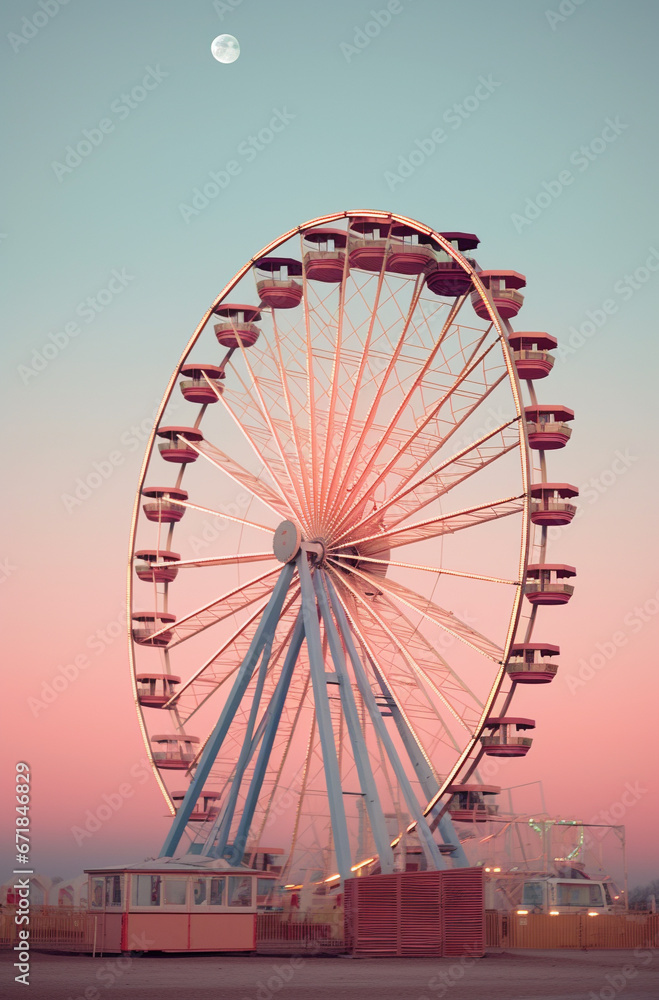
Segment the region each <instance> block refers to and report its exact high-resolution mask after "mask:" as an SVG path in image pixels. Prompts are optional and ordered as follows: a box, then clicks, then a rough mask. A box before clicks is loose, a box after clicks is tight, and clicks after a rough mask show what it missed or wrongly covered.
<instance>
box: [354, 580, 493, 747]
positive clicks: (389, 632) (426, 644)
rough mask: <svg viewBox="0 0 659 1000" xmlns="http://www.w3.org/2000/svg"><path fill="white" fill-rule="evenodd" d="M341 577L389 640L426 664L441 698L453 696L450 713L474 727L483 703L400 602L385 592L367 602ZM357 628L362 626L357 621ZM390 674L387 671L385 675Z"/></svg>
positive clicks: (426, 670) (466, 724) (386, 657)
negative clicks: (414, 622) (396, 601)
mask: <svg viewBox="0 0 659 1000" xmlns="http://www.w3.org/2000/svg"><path fill="white" fill-rule="evenodd" d="M340 579H341V583H342V584H343V586H344V588H345V589H346V590H347V591H348V592H349V593H350V594H351V595H352V600H353V601H354V603H355V605H357V603H358V602H359V606H361V607H363V608H364V610H365V611H366V613H367V615H368V616H369V617H370V619H371V620H372V621H374V622H376V623H377V624H378V628H379V629H380V630H381V632H382V634H383V635H384V636H385V637H386V638H387V641H390V642H394V643H397V644H399V645H400V644H402V646H403V647H404V649H405V650H407V651H408V652H409V653H410V654H411V655H413V656H414V658H415V661H416V663H417V664H419V665H420V666H421V667H422V669H423V670H424V671H425V673H426V674H427V675H428V676H429V677H431V678H434V679H431V680H430V682H429V683H430V686H433V685H436V686H438V687H440V688H441V692H443V694H438V697H439V698H440V700H441V698H442V697H446V698H448V697H449V695H450V697H451V699H452V701H451V704H450V705H449V706H448V710H449V712H450V713H451V715H453V716H454V717H455V718H456V719H458V720H462V721H461V722H460V725H462V727H463V728H465V727H466V728H468V729H471V728H472V727H473V725H474V724H475V722H476V720H477V719H478V718H479V716H480V712H481V710H482V707H483V702H482V701H481V699H480V698H479V697H478V696H477V695H476V694H475V693H474V692H473V691H472V690H471V688H470V687H469V685H468V684H466V683H465V681H464V680H463V679H462V678H461V677H460V675H459V674H457V673H456V671H455V670H454V669H453V668H452V667H451V665H450V664H449V663H448V662H447V661H446V660H445V659H444V657H443V656H442V655H441V653H440V652H439V651H438V650H437V649H436V647H435V646H434V645H433V644H432V643H431V642H430V641H429V640H428V639H427V638H426V636H425V635H424V634H423V632H421V631H420V630H419V628H418V626H417V625H415V624H413V623H412V622H411V621H410V619H409V618H408V617H407V615H406V614H405V613H404V612H403V611H401V608H400V606H399V605H394V604H393V603H392V602H391V601H389V600H388V599H386V600H382V597H383V595H381V600H380V601H379V602H378V606H377V608H375V606H374V605H373V604H371V603H370V602H366V601H365V600H364V597H363V595H362V594H360V593H359V591H357V590H356V589H355V588H352V587H351V586H350V585H349V584H348V583H347V581H346V580H345V579H344V578H343V576H341V577H340ZM344 603H345V602H344ZM353 617H354V616H353ZM355 627H356V628H359V627H361V626H360V625H359V624H357V623H356V625H355ZM390 636H394V638H393V639H390ZM387 648H389V647H387ZM378 655H380V654H378ZM380 658H384V661H385V662H388V660H389V659H390V656H388V654H387V653H386V651H384V649H383V652H382V654H381V656H380ZM386 673H387V672H386V671H385V676H386ZM417 676H418V675H417Z"/></svg>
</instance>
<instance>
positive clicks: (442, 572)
mask: <svg viewBox="0 0 659 1000" xmlns="http://www.w3.org/2000/svg"><path fill="white" fill-rule="evenodd" d="M328 558H330V559H331V560H332V562H333V563H334V564H335V565H337V566H340V562H339V560H338V559H337V558H336V557H332V556H329V557H328ZM340 558H341V560H344V559H351V560H353V561H354V562H355V563H357V562H358V561H359V560H361V561H362V562H369V563H377V565H378V566H397V567H399V568H400V569H420V570H423V571H424V572H426V573H434V574H435V576H458V577H463V578H464V579H466V580H482V581H483V582H484V583H505V584H509V585H511V586H513V587H516V586H519V580H506V579H504V578H503V577H498V576H483V575H481V574H479V573H463V572H460V571H459V570H456V569H446V567H445V566H441V567H438V566H423V565H421V564H419V563H406V562H396V561H394V560H393V559H376V558H375V556H369V555H363V554H362V555H359V554H358V553H349V552H346V553H341V557H340ZM164 565H166V566H175V565H176V563H165V564H164Z"/></svg>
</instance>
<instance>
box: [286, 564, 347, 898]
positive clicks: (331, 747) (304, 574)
mask: <svg viewBox="0 0 659 1000" xmlns="http://www.w3.org/2000/svg"><path fill="white" fill-rule="evenodd" d="M296 563H297V568H298V573H299V574H300V584H301V587H302V615H303V620H304V634H305V637H306V640H307V649H308V651H309V670H310V673H311V683H312V686H313V697H314V704H315V706H316V721H317V724H318V735H319V737H320V745H321V748H322V752H323V766H324V768H325V782H326V784H327V798H328V801H329V809H330V817H331V820H332V832H333V834H334V847H335V850H336V864H337V867H338V869H339V874H340V876H341V878H343V879H345V878H350V841H349V838H348V826H347V823H346V814H345V808H344V804H343V790H342V788H341V774H340V772H339V761H338V758H337V754H336V743H335V741H334V729H333V727H332V716H331V713H330V705H329V699H328V697H327V679H326V677H325V663H324V660H323V649H322V644H321V641H320V627H319V624H318V606H317V604H316V600H315V596H314V589H313V584H312V582H311V573H310V571H309V565H308V563H307V553H306V552H305V550H304V549H302V551H301V552H300V553H299V554H298V556H297V559H296Z"/></svg>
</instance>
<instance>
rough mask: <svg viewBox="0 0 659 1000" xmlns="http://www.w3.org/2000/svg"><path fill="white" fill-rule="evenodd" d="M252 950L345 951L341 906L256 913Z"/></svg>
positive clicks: (308, 952)
mask: <svg viewBox="0 0 659 1000" xmlns="http://www.w3.org/2000/svg"><path fill="white" fill-rule="evenodd" d="M256 950H257V951H258V952H259V953H261V954H264V955H269V954H277V953H283V952H287V953H288V952H299V953H307V954H326V953H330V952H333V953H337V952H341V951H345V950H346V949H345V940H344V932H343V909H342V908H338V909H336V910H318V911H310V912H301V913H300V912H296V911H289V912H287V913H259V914H257V917H256Z"/></svg>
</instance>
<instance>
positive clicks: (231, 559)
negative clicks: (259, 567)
mask: <svg viewBox="0 0 659 1000" xmlns="http://www.w3.org/2000/svg"><path fill="white" fill-rule="evenodd" d="M274 558H275V554H274V552H273V551H272V550H270V551H269V552H236V553H234V554H233V555H230V556H208V557H207V558H204V559H179V560H177V561H173V562H154V563H152V567H153V569H165V568H171V569H188V568H189V567H191V566H233V565H236V564H237V563H244V562H262V561H263V560H265V559H274Z"/></svg>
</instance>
